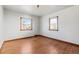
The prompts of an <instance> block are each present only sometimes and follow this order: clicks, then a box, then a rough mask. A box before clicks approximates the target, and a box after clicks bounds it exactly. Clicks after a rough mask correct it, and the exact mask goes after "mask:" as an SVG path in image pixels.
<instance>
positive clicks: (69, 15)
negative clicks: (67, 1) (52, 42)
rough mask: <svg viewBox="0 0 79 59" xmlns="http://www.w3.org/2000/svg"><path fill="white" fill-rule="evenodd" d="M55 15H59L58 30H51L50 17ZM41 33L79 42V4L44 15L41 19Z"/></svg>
mask: <svg viewBox="0 0 79 59" xmlns="http://www.w3.org/2000/svg"><path fill="white" fill-rule="evenodd" d="M54 16H59V19H58V27H59V28H58V31H49V17H54ZM40 34H41V35H44V36H48V37H51V38H56V39H59V40H63V41H67V42H71V43H75V44H79V6H73V7H70V8H67V9H64V10H62V11H59V12H56V13H54V14H52V13H51V14H49V15H46V16H43V17H42V18H41V21H40Z"/></svg>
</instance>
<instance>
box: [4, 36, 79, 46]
mask: <svg viewBox="0 0 79 59" xmlns="http://www.w3.org/2000/svg"><path fill="white" fill-rule="evenodd" d="M38 36H41V37H46V38H49V39H51V40H56V41H60V42H63V43H67V44H70V45H74V46H78V47H79V45H78V44H75V43H71V42H67V41H63V40H60V39H56V38H51V37H47V36H44V35H34V36H29V37H22V38H16V39H13V40H6V41H4V42H9V41H15V40H20V39H27V38H32V37H38Z"/></svg>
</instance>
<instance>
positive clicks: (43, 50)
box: [1, 36, 79, 54]
mask: <svg viewBox="0 0 79 59" xmlns="http://www.w3.org/2000/svg"><path fill="white" fill-rule="evenodd" d="M78 53H79V46H75V45H72V44H68V43H65V42H61V41H57V40H54V39H50V38H46V37H43V36H36V37H31V38H26V39H19V40H18V39H17V40H13V41H6V42H4V43H3V46H2V49H1V54H78Z"/></svg>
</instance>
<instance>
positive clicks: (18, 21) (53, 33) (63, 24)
mask: <svg viewBox="0 0 79 59" xmlns="http://www.w3.org/2000/svg"><path fill="white" fill-rule="evenodd" d="M78 53H79V5H0V54H78Z"/></svg>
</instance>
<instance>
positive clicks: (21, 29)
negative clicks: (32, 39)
mask: <svg viewBox="0 0 79 59" xmlns="http://www.w3.org/2000/svg"><path fill="white" fill-rule="evenodd" d="M22 18H28V19H30V20H31V29H23V28H22V26H23V24H22V20H23V19H22ZM27 30H32V18H30V17H20V31H27Z"/></svg>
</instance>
